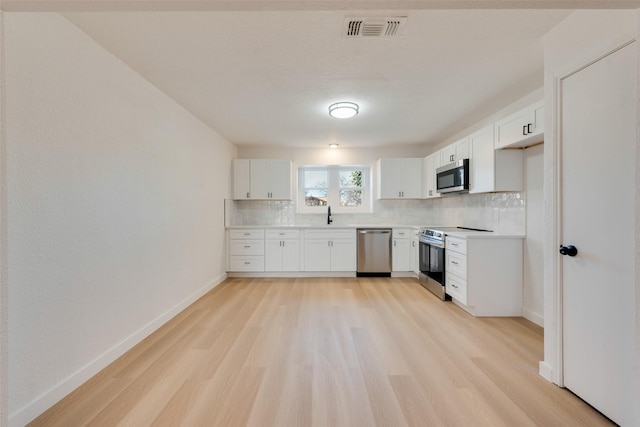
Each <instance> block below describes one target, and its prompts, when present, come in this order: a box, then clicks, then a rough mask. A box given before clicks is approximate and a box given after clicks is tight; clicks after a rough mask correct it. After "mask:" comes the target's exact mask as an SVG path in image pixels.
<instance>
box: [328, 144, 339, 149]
mask: <svg viewBox="0 0 640 427" xmlns="http://www.w3.org/2000/svg"><path fill="white" fill-rule="evenodd" d="M329 148H338V144H329Z"/></svg>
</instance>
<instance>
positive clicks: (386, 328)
mask: <svg viewBox="0 0 640 427" xmlns="http://www.w3.org/2000/svg"><path fill="white" fill-rule="evenodd" d="M542 339H543V337H542V329H541V328H539V327H538V326H536V325H534V324H532V323H530V322H528V321H527V320H524V319H521V318H484V319H479V318H474V317H472V316H470V315H468V314H467V313H466V312H464V311H463V310H461V309H460V308H459V307H457V306H455V305H454V304H452V303H450V302H447V303H445V302H442V301H440V300H438V299H437V298H436V297H434V296H433V295H432V294H430V293H429V292H428V291H426V290H425V289H423V288H422V287H420V286H419V284H418V283H417V281H416V280H415V279H411V278H397V279H396V278H393V279H389V278H344V279H341V278H305V279H246V278H234V279H228V280H226V281H225V282H224V283H222V284H220V285H219V286H218V287H216V288H215V289H214V290H213V291H211V292H210V293H208V294H207V295H205V296H204V297H203V298H201V299H200V300H198V301H197V302H196V303H194V304H193V305H192V306H191V307H189V308H187V309H186V310H185V311H184V312H182V313H181V314H179V315H178V316H177V317H175V318H174V319H173V320H172V321H170V322H169V323H167V324H166V325H165V326H163V327H162V328H161V329H159V330H158V331H157V332H155V333H154V334H152V335H151V336H149V337H148V338H147V339H145V340H144V341H142V342H141V343H140V344H139V345H137V346H136V347H134V348H133V349H132V350H130V351H129V352H127V353H126V354H125V355H123V356H122V357H121V358H120V359H118V360H117V361H115V362H114V363H113V364H111V365H110V366H108V367H107V368H106V369H104V370H103V371H102V372H100V373H99V374H98V375H96V376H95V377H94V378H92V379H91V380H89V381H88V382H87V383H85V384H84V385H82V386H81V387H80V388H78V389H77V390H76V391H74V392H73V393H71V394H70V395H69V396H67V397H66V398H65V399H63V400H62V401H60V402H59V403H58V404H56V405H55V406H53V407H52V408H50V409H49V410H48V411H47V412H45V413H44V414H42V415H41V416H40V417H38V418H37V419H36V420H34V421H33V422H32V423H31V424H30V425H31V426H65V427H69V426H85V425H86V426H136V427H139V426H225V427H229V426H261V427H265V426H321V427H326V426H350V427H351V426H354V427H360V426H389V427H399V426H492V427H496V426H505V427H507V426H508V427H512V426H605V425H612V424H611V423H610V422H609V421H608V420H607V419H606V418H604V417H603V416H602V415H600V414H599V413H598V412H596V411H595V410H593V409H592V408H591V407H589V406H588V405H587V404H585V403H584V402H583V401H581V400H580V399H578V398H577V397H575V396H574V395H573V394H571V393H570V392H568V391H567V390H563V389H560V388H558V387H556V386H555V385H553V384H550V383H548V382H547V381H545V380H544V379H542V378H541V377H540V376H539V375H538V362H539V361H540V360H542V358H543V348H542Z"/></svg>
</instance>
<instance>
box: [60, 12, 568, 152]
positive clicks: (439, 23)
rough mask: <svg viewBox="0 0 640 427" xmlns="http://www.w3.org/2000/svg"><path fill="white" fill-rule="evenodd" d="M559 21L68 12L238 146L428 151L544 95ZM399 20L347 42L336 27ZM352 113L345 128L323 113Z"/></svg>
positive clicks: (540, 16)
mask: <svg viewBox="0 0 640 427" xmlns="http://www.w3.org/2000/svg"><path fill="white" fill-rule="evenodd" d="M567 14H568V12H567V11H563V10H517V9H511V10H496V9H493V10H480V9H476V10H403V11H398V10H395V11H317V10H316V11H225V12H220V11H211V12H193V11H181V12H153V11H149V12H69V13H65V16H66V17H67V18H68V19H69V20H70V21H71V22H73V23H74V24H75V25H77V26H78V27H79V28H80V29H82V30H83V31H84V32H86V33H87V34H89V35H90V36H91V37H93V38H94V39H95V40H96V41H97V42H98V43H100V44H102V45H103V46H104V47H105V48H106V49H108V50H109V51H111V52H112V53H113V54H114V55H116V56H117V57H119V58H121V59H122V60H123V61H124V62H126V63H127V64H128V65H129V66H131V67H132V68H133V69H134V70H136V71H137V72H138V73H140V74H141V75H142V76H144V77H145V78H146V79H148V80H149V81H151V82H152V83H154V84H155V85H156V86H157V87H159V88H160V89H161V90H163V91H164V92H165V93H167V94H168V95H169V96H171V97H172V98H174V99H175V100H176V101H177V102H179V103H180V104H182V105H183V106H184V107H185V108H186V109H188V110H189V111H191V112H192V113H193V114H195V115H196V116H197V117H199V118H200V119H202V120H203V121H204V122H206V123H208V124H209V125H210V126H211V127H212V128H214V129H215V130H217V131H218V132H219V133H221V134H222V135H224V136H225V137H227V138H228V139H229V140H230V141H232V142H233V143H235V144H238V145H252V146H258V145H269V146H298V147H320V146H326V145H327V144H328V143H330V142H337V143H339V144H340V145H341V146H351V147H363V146H390V145H395V144H398V145H415V144H435V143H438V142H440V141H441V140H442V139H444V138H446V137H448V136H450V135H452V134H454V133H456V132H458V131H460V130H462V129H464V128H465V127H467V126H469V125H471V124H473V123H474V122H476V121H478V120H479V119H481V118H483V117H485V116H487V115H489V114H491V113H493V112H494V111H496V110H498V109H500V108H502V107H504V106H505V105H507V104H509V103H511V102H513V101H514V100H516V99H518V98H520V97H522V96H524V95H526V94H527V93H529V92H531V91H533V90H535V89H537V88H539V87H541V86H542V84H543V42H542V37H543V35H544V34H545V33H546V32H547V31H548V30H549V29H551V28H552V27H553V26H555V25H556V24H557V23H558V22H559V21H560V20H562V19H563V18H564V17H565V16H566V15H567ZM352 16H406V17H407V20H406V22H405V24H404V25H403V26H402V27H401V29H400V32H399V34H398V35H397V36H395V37H389V38H384V37H380V38H378V37H371V38H367V37H359V38H347V37H345V36H344V34H343V25H344V21H345V17H352ZM345 100H346V101H353V102H356V103H358V104H360V107H361V108H360V114H359V115H358V116H357V117H355V118H353V119H349V120H338V119H334V118H331V117H329V115H328V111H327V108H328V106H329V104H331V103H333V102H337V101H345Z"/></svg>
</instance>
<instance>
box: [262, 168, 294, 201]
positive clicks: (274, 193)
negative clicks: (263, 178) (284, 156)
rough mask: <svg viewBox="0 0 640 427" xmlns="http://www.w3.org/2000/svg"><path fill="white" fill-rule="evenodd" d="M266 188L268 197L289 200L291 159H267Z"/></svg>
mask: <svg viewBox="0 0 640 427" xmlns="http://www.w3.org/2000/svg"><path fill="white" fill-rule="evenodd" d="M268 162H269V163H268V165H269V166H268V181H269V184H268V189H267V193H268V196H269V198H270V199H280V200H291V161H290V160H269V161H268Z"/></svg>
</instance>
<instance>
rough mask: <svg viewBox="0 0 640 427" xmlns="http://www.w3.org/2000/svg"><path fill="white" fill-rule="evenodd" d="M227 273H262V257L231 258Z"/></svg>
mask: <svg viewBox="0 0 640 427" xmlns="http://www.w3.org/2000/svg"><path fill="white" fill-rule="evenodd" d="M229 271H264V257H263V256H232V257H231V259H230V260H229Z"/></svg>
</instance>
